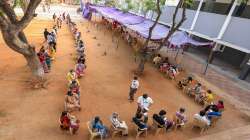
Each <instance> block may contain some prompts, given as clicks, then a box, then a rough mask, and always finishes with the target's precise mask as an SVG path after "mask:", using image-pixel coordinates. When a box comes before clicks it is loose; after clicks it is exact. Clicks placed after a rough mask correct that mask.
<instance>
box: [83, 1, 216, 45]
mask: <svg viewBox="0 0 250 140" xmlns="http://www.w3.org/2000/svg"><path fill="white" fill-rule="evenodd" d="M92 12H98V13H100V14H101V15H102V16H104V17H105V18H109V19H112V20H115V21H117V22H119V23H120V24H121V25H123V26H126V27H127V28H128V29H130V30H132V31H134V32H136V33H137V34H138V35H140V36H141V37H143V38H148V35H149V28H150V27H151V26H152V25H153V24H154V21H152V20H148V19H145V18H144V17H141V16H137V15H135V14H132V13H129V12H127V13H125V12H123V11H121V10H119V9H116V8H112V7H106V6H97V5H93V4H89V3H87V4H86V5H85V8H84V10H83V17H84V18H87V19H90V18H91V15H92V14H91V13H92ZM168 32H169V28H168V27H167V26H164V25H162V24H159V23H157V25H156V27H155V28H154V30H153V33H152V37H151V40H161V39H163V38H165V37H166V36H167V34H168ZM168 41H169V43H170V44H171V45H172V46H175V47H178V48H180V47H181V46H182V45H185V44H192V45H195V46H212V45H211V44H212V43H211V42H205V43H204V42H199V41H196V40H194V39H192V38H191V37H189V36H188V34H187V33H186V32H183V31H176V32H175V33H174V34H173V35H172V36H171V37H170V39H169V40H168Z"/></svg>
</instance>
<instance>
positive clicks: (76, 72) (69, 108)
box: [60, 16, 86, 134]
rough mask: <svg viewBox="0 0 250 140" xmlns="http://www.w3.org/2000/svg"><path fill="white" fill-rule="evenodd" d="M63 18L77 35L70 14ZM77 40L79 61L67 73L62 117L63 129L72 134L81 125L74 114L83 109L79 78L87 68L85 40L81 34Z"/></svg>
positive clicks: (61, 124)
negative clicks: (66, 87)
mask: <svg viewBox="0 0 250 140" xmlns="http://www.w3.org/2000/svg"><path fill="white" fill-rule="evenodd" d="M67 18H68V19H67ZM63 19H64V20H66V23H67V24H69V25H68V26H69V27H70V30H71V32H72V34H73V35H74V36H77V35H76V34H77V32H75V30H77V29H75V28H76V26H75V24H72V22H71V20H70V16H67V17H66V18H63ZM68 21H70V22H68ZM75 41H76V51H77V62H76V66H75V69H71V70H70V71H69V72H68V73H67V80H68V85H67V86H68V91H67V94H66V95H65V101H64V106H65V109H64V111H63V112H62V114H61V117H60V127H61V128H62V130H69V131H70V133H71V134H75V133H76V132H77V131H78V129H79V127H80V120H79V119H77V118H76V116H74V115H72V114H73V112H74V111H81V106H80V82H79V78H81V77H82V76H83V75H84V73H85V69H86V65H85V54H84V44H83V41H82V39H81V38H80V37H79V36H77V37H76V38H75Z"/></svg>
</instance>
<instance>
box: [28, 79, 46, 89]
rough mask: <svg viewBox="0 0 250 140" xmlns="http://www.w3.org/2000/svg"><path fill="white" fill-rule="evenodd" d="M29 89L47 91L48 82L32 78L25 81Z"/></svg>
mask: <svg viewBox="0 0 250 140" xmlns="http://www.w3.org/2000/svg"><path fill="white" fill-rule="evenodd" d="M26 82H27V84H28V85H29V87H30V88H31V89H47V88H48V85H49V82H48V80H47V79H45V78H34V79H32V80H28V81H26Z"/></svg>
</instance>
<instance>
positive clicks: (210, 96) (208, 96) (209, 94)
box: [203, 90, 214, 104]
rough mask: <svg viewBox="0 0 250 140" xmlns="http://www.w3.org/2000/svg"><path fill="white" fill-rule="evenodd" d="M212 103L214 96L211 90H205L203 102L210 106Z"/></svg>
mask: <svg viewBox="0 0 250 140" xmlns="http://www.w3.org/2000/svg"><path fill="white" fill-rule="evenodd" d="M213 101H214V95H213V93H212V91H211V90H207V93H206V96H205V99H204V101H203V102H204V103H205V102H206V103H208V104H211V103H212V102H213Z"/></svg>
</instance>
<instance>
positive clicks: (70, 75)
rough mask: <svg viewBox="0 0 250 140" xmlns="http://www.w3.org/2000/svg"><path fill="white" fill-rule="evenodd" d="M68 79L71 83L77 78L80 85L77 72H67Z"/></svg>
mask: <svg viewBox="0 0 250 140" xmlns="http://www.w3.org/2000/svg"><path fill="white" fill-rule="evenodd" d="M67 80H68V81H69V83H71V82H72V81H73V80H76V82H77V84H78V85H80V83H79V81H78V79H77V76H76V73H75V72H73V73H71V72H69V73H68V74H67Z"/></svg>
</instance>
